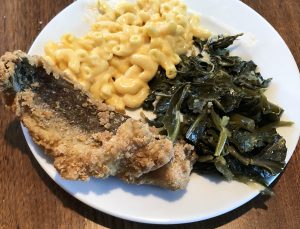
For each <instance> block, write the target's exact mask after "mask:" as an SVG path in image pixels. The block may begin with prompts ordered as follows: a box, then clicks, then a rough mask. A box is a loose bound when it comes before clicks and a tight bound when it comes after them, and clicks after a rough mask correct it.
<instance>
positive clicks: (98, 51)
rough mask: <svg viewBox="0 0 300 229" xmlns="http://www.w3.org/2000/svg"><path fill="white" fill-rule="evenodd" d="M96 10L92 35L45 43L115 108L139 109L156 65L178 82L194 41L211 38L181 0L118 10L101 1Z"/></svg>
mask: <svg viewBox="0 0 300 229" xmlns="http://www.w3.org/2000/svg"><path fill="white" fill-rule="evenodd" d="M98 9H99V11H100V13H101V14H100V15H99V17H98V18H97V20H96V22H95V23H94V24H93V25H92V27H91V31H90V32H88V33H87V34H86V35H85V36H83V37H81V38H77V37H75V36H73V35H71V34H66V35H63V36H62V38H61V41H60V42H59V43H54V42H49V43H47V44H46V46H45V58H46V60H48V61H49V62H50V63H52V64H54V65H56V66H57V67H58V68H60V69H61V70H62V71H64V72H65V73H66V74H67V75H68V76H69V77H71V78H72V79H73V80H76V81H77V82H79V83H80V84H81V85H82V86H83V87H85V89H87V90H88V91H90V93H91V94H92V95H93V96H94V97H95V98H99V99H103V100H104V101H105V102H106V103H108V104H110V105H113V106H115V107H116V109H117V110H124V109H125V107H129V108H136V107H139V106H140V105H141V104H142V103H143V101H144V100H145V99H146V98H147V96H148V93H149V86H148V82H149V81H150V80H151V79H152V78H153V77H154V75H155V73H156V71H157V69H158V67H159V66H161V67H162V68H163V69H164V70H165V71H166V75H167V77H169V78H171V79H172V78H174V77H175V76H176V67H175V65H176V64H178V63H179V62H180V57H179V56H180V55H181V54H187V52H188V51H189V50H191V49H192V46H193V37H198V38H207V37H208V36H209V33H208V32H207V31H206V30H204V29H202V28H200V27H199V18H198V17H197V16H195V15H192V14H188V13H187V9H186V5H185V4H183V3H182V2H180V1H179V0H137V1H136V3H126V2H122V3H120V4H119V5H117V6H116V7H115V8H114V9H113V8H111V7H110V6H109V5H108V4H106V3H105V2H104V1H98Z"/></svg>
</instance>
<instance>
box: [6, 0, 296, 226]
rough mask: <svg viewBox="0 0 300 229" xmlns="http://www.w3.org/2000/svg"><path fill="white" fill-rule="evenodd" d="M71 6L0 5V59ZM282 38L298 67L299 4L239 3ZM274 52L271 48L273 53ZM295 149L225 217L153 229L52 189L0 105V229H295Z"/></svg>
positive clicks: (63, 2)
mask: <svg viewBox="0 0 300 229" xmlns="http://www.w3.org/2000/svg"><path fill="white" fill-rule="evenodd" d="M71 2H72V1H71V0H59V1H58V0H57V1H53V0H39V1H37V0H0V55H1V54H3V53H4V52H5V51H8V50H10V51H12V50H15V49H22V50H25V51H26V50H28V48H29V47H30V45H31V43H32V42H33V40H34V38H35V37H36V36H37V34H38V33H39V31H40V30H41V29H42V28H43V27H44V26H45V25H46V24H47V22H48V21H49V20H50V19H51V18H52V17H53V16H54V15H56V14H57V13H58V12H59V11H60V10H62V9H63V8H64V7H65V6H67V5H68V4H70V3H71ZM243 2H245V3H246V4H248V5H249V6H251V7H252V8H253V9H255V10H256V11H257V12H258V13H260V14H261V15H263V16H264V17H265V18H266V19H267V20H268V21H269V22H270V23H271V24H272V25H273V26H274V27H275V28H276V30H277V31H278V32H279V33H280V34H281V36H282V37H283V39H284V40H285V41H286V43H287V45H288V46H289V48H290V49H291V51H292V53H293V55H294V57H295V59H296V61H297V64H298V66H299V65H300V48H299V43H300V3H299V0H268V1H266V0H244V1H243ZM274 48H275V47H274ZM299 153H300V145H299V144H298V147H297V149H296V152H295V153H294V155H293V157H292V159H291V160H290V162H289V164H288V166H287V168H286V170H285V172H284V174H283V175H282V176H281V177H280V179H279V180H277V182H275V184H273V190H274V191H275V193H276V195H275V196H274V197H271V198H266V197H263V196H258V197H256V198H255V199H253V200H252V201H250V202H249V203H247V204H245V205H244V206H242V207H240V208H238V209H236V210H234V211H232V212H229V213H227V214H225V215H222V216H219V217H216V218H213V219H209V220H206V221H202V222H197V223H192V224H185V225H173V226H156V225H146V224H140V223H135V222H129V221H125V220H122V219H118V218H115V217H112V216H109V215H107V214H104V213H101V212H98V211H96V210H94V209H92V208H90V207H89V206H87V205H85V204H83V203H81V202H79V201H78V200H76V199H75V198H73V197H72V196H71V195H69V194H67V193H66V192H65V191H64V190H63V189H62V188H60V187H59V186H58V185H56V184H55V183H54V182H53V181H52V180H51V179H50V178H49V177H48V175H47V174H46V173H45V172H44V171H43V169H41V167H40V166H39V164H38V163H37V162H36V160H35V159H34V158H33V156H32V154H31V152H30V150H29V149H28V147H27V144H26V142H25V139H24V137H23V134H22V132H21V129H20V124H19V122H18V121H16V120H15V118H14V117H13V115H12V114H11V113H9V112H7V111H6V110H4V107H3V105H0V228H1V229H2V228H142V229H143V228H144V229H146V228H174V229H175V228H178V229H179V228H181V229H184V228H205V229H206V228H216V227H220V228H300V195H299V191H300V178H299V165H300V155H299Z"/></svg>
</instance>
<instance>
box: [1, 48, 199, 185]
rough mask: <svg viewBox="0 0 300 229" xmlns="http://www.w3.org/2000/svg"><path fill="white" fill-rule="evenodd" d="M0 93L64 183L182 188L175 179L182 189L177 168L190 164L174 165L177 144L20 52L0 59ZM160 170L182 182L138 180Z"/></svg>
mask: <svg viewBox="0 0 300 229" xmlns="http://www.w3.org/2000/svg"><path fill="white" fill-rule="evenodd" d="M0 91H1V92H2V95H3V96H2V97H3V98H4V101H5V104H6V105H7V106H8V107H10V108H11V110H12V111H14V112H15V114H16V115H17V116H18V117H19V118H20V120H21V121H22V123H23V124H24V125H25V126H26V127H27V128H28V130H29V133H30V135H31V136H32V138H33V140H34V141H35V142H36V143H37V144H38V145H40V146H41V147H42V148H43V149H44V150H45V151H46V152H47V153H48V154H49V155H50V156H52V157H53V159H54V166H55V168H56V169H57V171H58V172H59V173H60V174H61V176H62V177H64V178H66V179H71V180H78V179H79V180H87V179H89V177H97V178H106V177H108V176H118V177H119V178H121V179H122V180H124V181H126V182H128V183H137V184H141V183H151V184H155V185H158V186H161V187H164V188H169V189H172V190H175V189H178V188H184V187H185V186H184V185H174V182H175V181H174V178H175V177H176V179H177V178H179V179H181V180H182V181H178V182H179V183H181V184H185V185H186V183H187V182H188V180H189V175H190V172H191V168H190V169H189V170H186V168H187V167H188V166H177V164H178V163H179V164H181V163H182V164H186V163H188V164H189V163H190V164H193V160H191V158H189V157H186V158H185V159H183V160H181V161H182V162H181V161H180V160H177V158H178V157H177V156H176V155H183V154H184V155H185V150H183V148H184V147H183V144H181V143H177V144H176V145H175V146H173V144H172V142H171V141H170V140H168V139H167V138H166V137H165V136H162V135H159V134H156V131H155V130H154V129H153V128H150V127H149V126H148V124H145V123H143V122H141V121H137V120H133V119H131V118H130V117H128V116H126V115H124V114H122V113H118V112H116V111H114V109H113V108H112V107H110V106H108V105H106V104H104V103H102V102H99V101H95V100H94V99H92V98H91V97H90V96H89V94H88V93H87V92H86V91H85V90H83V89H82V88H81V86H79V85H78V84H76V83H75V82H73V81H72V80H70V79H68V77H67V76H66V75H64V74H62V73H61V72H60V71H59V70H58V69H56V68H55V67H53V66H49V65H48V64H47V63H46V62H45V61H44V60H43V58H41V57H37V56H35V57H30V56H27V55H26V54H25V53H23V52H21V51H16V52H14V53H6V54H5V55H4V56H2V57H1V59H0ZM177 145H180V147H183V148H182V149H181V148H180V147H179V146H177ZM178 147H179V148H180V150H178ZM177 151H178V152H179V151H180V153H178V152H177ZM174 152H177V153H176V154H175V157H174ZM191 152H192V151H190V152H189V154H190V153H191ZM192 154H194V155H195V153H194V152H192ZM177 162H178V163H177ZM164 165H166V168H164ZM173 165H176V166H173ZM171 167H172V168H174V169H173V170H172V169H170V168H171ZM160 169H162V171H167V172H170V171H171V172H170V173H173V172H174V173H175V172H176V173H178V174H182V176H171V175H170V176H169V175H168V176H165V177H164V176H161V177H162V180H161V181H153V182H151V181H150V180H151V178H149V177H148V176H147V177H145V178H143V177H144V176H145V174H147V175H148V174H151V172H152V171H160ZM175 170H176V171H175ZM166 175H167V173H166ZM149 176H150V175H149ZM150 177H151V176H150ZM144 179H145V180H144ZM164 179H165V180H164ZM153 180H156V178H153Z"/></svg>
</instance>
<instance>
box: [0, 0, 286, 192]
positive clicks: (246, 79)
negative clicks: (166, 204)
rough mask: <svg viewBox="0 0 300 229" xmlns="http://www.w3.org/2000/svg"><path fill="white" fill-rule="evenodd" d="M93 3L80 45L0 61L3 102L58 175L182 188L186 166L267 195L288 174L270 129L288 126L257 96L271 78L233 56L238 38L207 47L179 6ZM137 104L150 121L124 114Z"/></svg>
mask: <svg viewBox="0 0 300 229" xmlns="http://www.w3.org/2000/svg"><path fill="white" fill-rule="evenodd" d="M98 3H99V5H98V8H99V10H100V11H101V15H100V16H99V17H98V18H97V20H96V22H95V23H94V24H93V25H92V28H91V31H90V32H89V33H88V34H87V35H85V36H83V37H81V38H77V37H75V36H73V35H71V34H66V35H64V36H63V37H62V38H61V41H60V42H59V43H54V42H49V43H47V44H46V46H45V57H38V56H35V57H31V56H28V55H26V54H25V53H23V52H21V51H15V52H13V53H6V54H5V55H4V56H3V57H2V58H1V61H0V91H1V92H2V95H3V98H4V100H5V103H6V104H7V106H8V107H10V108H11V109H12V111H14V112H15V113H16V115H17V116H18V117H19V118H20V120H21V121H22V123H23V124H24V125H25V126H26V127H27V128H28V130H29V132H30V134H31V136H32V137H33V140H34V141H35V142H36V143H37V144H38V145H40V146H42V147H43V149H44V150H45V151H46V152H47V153H48V154H49V155H51V156H52V157H53V159H54V166H55V168H56V169H57V170H58V172H59V173H60V174H61V176H62V177H64V178H66V179H71V180H78V179H79V180H87V179H89V178H90V177H97V178H106V177H108V176H117V177H119V178H120V179H122V180H124V181H125V182H127V183H134V184H152V185H157V186H160V187H163V188H167V189H170V190H177V189H184V188H185V187H186V186H187V184H188V181H189V176H190V173H191V171H192V169H193V168H194V170H196V171H199V172H200V173H201V172H203V171H216V172H218V173H219V174H222V175H223V176H224V177H225V178H226V179H227V180H232V179H235V180H239V181H242V182H245V183H249V182H254V183H257V182H258V183H260V184H263V185H264V186H266V185H267V178H268V177H270V176H272V175H277V174H279V173H280V172H281V171H282V170H283V168H284V166H285V157H286V152H287V149H286V142H285V139H284V138H283V137H281V136H280V135H279V134H278V133H277V131H276V127H278V126H287V125H290V124H291V123H290V122H283V121H280V117H281V115H282V113H283V109H282V108H280V107H278V106H277V105H274V104H272V103H271V102H269V101H268V100H267V98H266V96H265V95H264V91H265V89H266V88H267V87H268V85H269V83H270V81H271V79H264V78H263V77H262V76H261V74H260V73H259V72H258V71H257V66H256V64H255V63H254V62H253V61H245V60H243V59H241V58H240V57H237V56H232V55H230V52H229V49H228V47H229V46H230V45H232V44H233V42H234V41H235V40H236V39H237V38H238V37H239V36H241V34H238V35H236V36H223V35H219V36H215V37H214V36H213V37H209V33H208V32H207V31H206V30H204V29H202V28H200V27H199V20H198V18H197V17H196V16H195V15H192V14H188V13H187V9H186V6H185V5H184V4H183V3H181V2H180V1H178V0H163V1H155V0H149V1H146V0H138V1H137V2H136V3H120V4H119V5H118V6H116V8H115V9H112V8H111V7H110V6H108V5H107V4H106V3H105V2H104V1H98ZM141 106H142V107H143V109H144V110H148V111H151V112H152V113H154V114H155V118H154V119H149V118H147V117H146V116H143V115H142V116H143V120H134V119H132V118H131V117H129V116H127V115H125V113H124V111H125V108H126V107H127V108H138V107H141Z"/></svg>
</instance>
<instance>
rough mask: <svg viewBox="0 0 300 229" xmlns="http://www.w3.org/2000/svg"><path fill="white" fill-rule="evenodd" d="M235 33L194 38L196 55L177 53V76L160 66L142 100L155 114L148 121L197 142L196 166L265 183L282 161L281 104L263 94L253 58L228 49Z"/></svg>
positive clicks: (263, 82) (171, 136) (172, 134)
mask: <svg viewBox="0 0 300 229" xmlns="http://www.w3.org/2000/svg"><path fill="white" fill-rule="evenodd" d="M239 36H241V34H238V35H236V36H216V37H212V38H210V39H208V40H199V39H195V42H194V44H195V45H196V46H197V47H198V49H199V54H198V55H197V56H190V57H186V56H181V60H182V61H181V62H180V63H179V64H178V65H177V66H176V68H177V76H176V78H174V79H169V78H168V77H166V74H165V71H164V70H163V69H159V71H158V72H157V74H156V76H155V77H154V78H153V79H152V80H151V81H150V82H149V85H150V90H151V92H150V94H149V96H148V98H147V99H146V101H145V102H144V104H143V108H144V109H145V110H150V111H153V112H154V113H155V114H156V118H155V119H153V120H148V122H149V123H150V125H152V126H155V127H157V128H161V129H162V130H161V133H164V134H166V135H168V136H169V139H171V140H172V141H176V140H178V139H181V140H184V141H186V142H188V143H190V144H192V145H194V146H195V150H196V152H197V154H198V156H199V158H198V162H197V163H196V164H195V165H194V168H195V170H198V171H199V172H203V171H206V170H214V171H218V172H219V173H221V174H222V175H223V176H224V177H225V178H227V179H228V180H232V179H237V180H240V181H243V182H250V181H253V182H259V183H261V184H264V185H266V184H267V180H266V179H267V178H268V177H270V176H271V175H277V174H279V173H280V172H281V171H282V170H283V168H284V166H285V158H286V152H287V149H286V142H285V139H284V138H283V137H281V136H280V135H279V134H278V133H277V131H276V127H278V126H287V125H291V123H290V122H283V121H280V117H281V115H282V113H283V109H282V108H280V107H278V106H276V105H274V104H272V103H271V102H269V101H268V100H267V98H266V96H265V95H264V91H265V89H266V88H267V87H268V85H269V83H270V81H271V79H264V78H263V77H262V76H261V74H260V73H259V72H258V71H257V66H256V64H255V63H254V62H253V61H245V60H243V59H241V58H240V57H237V56H232V55H230V52H229V49H228V47H229V46H230V45H232V44H233V42H234V41H235V40H236V39H237V38H238V37H239Z"/></svg>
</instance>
